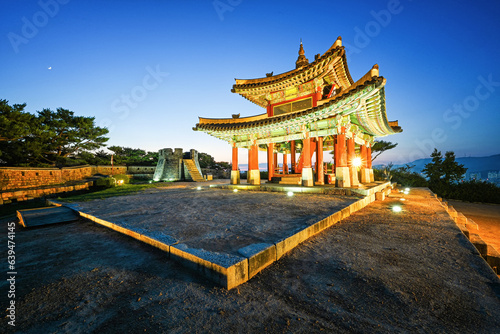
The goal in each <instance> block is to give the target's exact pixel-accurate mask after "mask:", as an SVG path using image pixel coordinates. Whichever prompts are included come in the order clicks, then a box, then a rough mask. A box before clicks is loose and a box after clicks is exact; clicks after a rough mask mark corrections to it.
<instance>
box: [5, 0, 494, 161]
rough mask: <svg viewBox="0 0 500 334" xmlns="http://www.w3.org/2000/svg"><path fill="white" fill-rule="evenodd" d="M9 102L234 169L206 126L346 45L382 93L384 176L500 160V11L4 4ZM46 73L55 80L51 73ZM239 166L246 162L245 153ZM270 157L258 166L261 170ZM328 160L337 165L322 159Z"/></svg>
mask: <svg viewBox="0 0 500 334" xmlns="http://www.w3.org/2000/svg"><path fill="white" fill-rule="evenodd" d="M0 6H1V7H0V8H1V9H2V10H1V20H0V36H1V37H0V51H1V52H0V77H1V80H0V98H2V99H7V100H9V102H10V103H11V104H13V103H27V110H28V111H30V112H35V111H36V110H41V109H43V108H50V109H53V110H55V109H56V108H58V107H62V108H66V109H70V110H72V111H74V112H75V113H76V114H77V115H84V116H95V118H96V123H97V124H98V125H100V126H107V127H108V128H109V129H110V130H111V132H110V134H109V137H110V140H109V142H108V144H109V145H118V146H126V147H132V148H142V149H146V150H149V151H157V150H159V149H161V148H165V147H171V148H175V147H181V148H184V149H185V150H188V149H191V148H195V149H197V150H199V151H201V152H206V153H209V154H211V155H212V156H214V157H215V158H216V160H222V161H230V159H231V149H230V146H229V145H228V144H227V143H225V142H223V141H220V140H219V139H216V138H213V137H211V136H208V135H207V134H205V133H202V132H194V131H192V127H193V126H194V125H195V124H196V123H197V121H198V116H203V117H230V116H231V114H235V113H240V114H241V115H242V116H249V115H256V114H260V113H263V112H264V111H265V110H264V109H262V108H260V107H258V106H256V105H254V104H252V103H250V102H249V101H247V100H245V99H244V98H242V97H241V96H239V95H237V94H233V93H231V92H230V90H231V88H232V85H233V83H234V78H242V79H244V78H257V77H262V76H265V73H267V72H271V71H274V73H275V74H277V73H282V72H285V71H288V70H291V69H293V68H295V61H296V59H297V56H298V54H297V52H298V47H299V41H300V39H301V38H302V40H303V43H304V49H305V51H306V56H307V57H308V58H309V60H311V61H312V60H313V59H314V55H315V54H318V53H321V54H322V53H324V52H325V51H326V50H327V49H328V48H329V47H330V46H331V45H332V44H333V43H334V42H335V40H336V39H337V37H338V36H342V39H343V44H344V46H346V51H347V54H348V59H347V61H348V64H349V70H350V72H351V75H352V77H353V79H354V80H357V79H359V78H360V77H361V76H362V75H363V74H365V73H366V72H367V71H368V70H369V69H370V68H371V67H372V66H373V65H374V64H376V63H377V64H379V66H380V74H381V75H382V76H384V77H385V78H386V79H387V84H386V105H387V114H388V118H389V119H390V120H399V124H400V125H401V126H402V127H403V130H404V132H403V133H402V134H398V135H393V136H389V137H385V138H384V140H388V141H392V142H397V143H399V145H398V147H397V148H396V149H393V150H391V151H389V152H386V153H384V154H383V155H381V156H380V157H379V158H378V159H377V160H376V161H377V162H379V163H384V162H385V163H387V162H391V161H392V162H394V163H404V162H408V161H412V160H415V159H419V158H424V157H428V156H429V155H430V153H431V151H432V150H433V148H434V147H437V148H438V149H439V150H441V151H443V152H444V151H448V150H452V151H455V153H456V155H457V156H458V157H462V156H486V155H492V154H498V153H500V149H499V147H500V136H499V135H498V127H499V125H500V63H499V61H498V57H499V55H500V39H499V37H498V33H499V32H500V20H499V18H500V2H498V1H475V2H471V1H460V0H457V1H448V0H444V1H417V0H413V1H410V0H401V1H392V0H391V1H342V2H340V1H331V0H330V1H309V2H304V1H278V0H273V1H260V0H253V1H250V0H220V1H213V0H211V1H208V0H207V1H204V0H196V1H195V0H182V1H167V0H164V1H160V0H156V1H153V0H149V1H148V0H142V1H140V0H136V1H131V0H128V1H127V0H121V1H118V0H116V1H106V0H100V1H93V0H88V1H81V0H41V1H22V0H16V1H14V0H2V2H1V5H0ZM49 68H50V69H49ZM240 156H241V157H240V162H241V163H246V152H245V150H240ZM264 157H265V155H262V156H261V158H260V159H261V161H262V162H264V161H265V158H264ZM327 160H328V159H327Z"/></svg>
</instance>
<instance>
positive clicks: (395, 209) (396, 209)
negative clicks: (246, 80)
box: [392, 205, 402, 212]
mask: <svg viewBox="0 0 500 334" xmlns="http://www.w3.org/2000/svg"><path fill="white" fill-rule="evenodd" d="M401 211H402V209H401V207H400V206H399V205H394V206H393V207H392V212H401Z"/></svg>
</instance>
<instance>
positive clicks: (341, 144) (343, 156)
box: [335, 133, 347, 167]
mask: <svg viewBox="0 0 500 334" xmlns="http://www.w3.org/2000/svg"><path fill="white" fill-rule="evenodd" d="M337 148H338V152H339V157H338V160H337V161H338V165H336V166H335V167H347V147H346V143H345V134H344V133H341V134H338V135H337ZM336 153H337V151H335V154H336Z"/></svg>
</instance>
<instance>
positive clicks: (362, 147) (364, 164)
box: [360, 145, 367, 168]
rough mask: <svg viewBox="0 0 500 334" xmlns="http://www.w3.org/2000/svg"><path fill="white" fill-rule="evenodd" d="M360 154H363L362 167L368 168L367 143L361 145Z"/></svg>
mask: <svg viewBox="0 0 500 334" xmlns="http://www.w3.org/2000/svg"><path fill="white" fill-rule="evenodd" d="M360 156H361V168H366V166H367V161H366V146H365V145H361V147H360Z"/></svg>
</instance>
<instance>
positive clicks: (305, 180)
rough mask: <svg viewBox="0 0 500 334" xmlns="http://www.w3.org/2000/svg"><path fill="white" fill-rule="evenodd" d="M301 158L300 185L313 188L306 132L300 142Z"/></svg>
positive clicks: (309, 140) (309, 142)
mask: <svg viewBox="0 0 500 334" xmlns="http://www.w3.org/2000/svg"><path fill="white" fill-rule="evenodd" d="M302 157H303V160H302V161H303V167H302V185H303V186H305V187H312V186H314V177H313V171H312V168H311V138H309V133H308V132H307V133H306V137H305V138H304V139H303V140H302Z"/></svg>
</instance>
